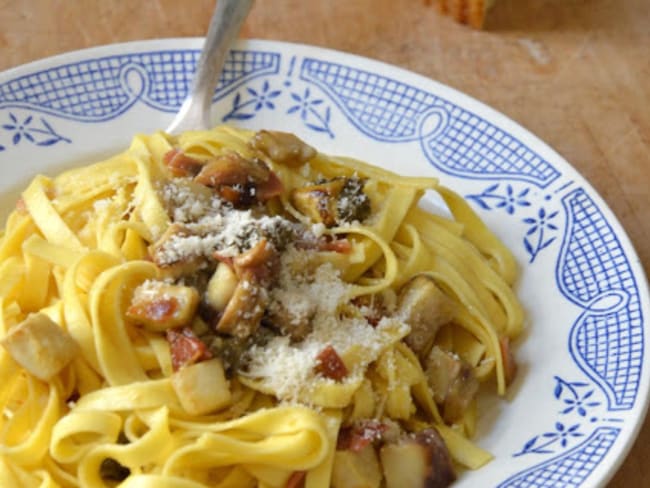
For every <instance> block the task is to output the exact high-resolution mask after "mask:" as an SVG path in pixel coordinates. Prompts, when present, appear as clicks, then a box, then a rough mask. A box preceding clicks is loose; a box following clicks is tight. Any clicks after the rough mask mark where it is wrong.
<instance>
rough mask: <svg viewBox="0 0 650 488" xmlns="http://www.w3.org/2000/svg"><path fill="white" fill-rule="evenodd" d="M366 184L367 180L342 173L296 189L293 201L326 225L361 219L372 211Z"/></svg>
mask: <svg viewBox="0 0 650 488" xmlns="http://www.w3.org/2000/svg"><path fill="white" fill-rule="evenodd" d="M363 187H364V182H363V181H362V180H360V179H359V178H346V177H343V176H340V177H336V178H332V179H331V180H328V181H324V182H321V183H318V184H315V185H309V186H304V187H302V188H296V189H294V190H293V191H292V192H291V203H292V204H293V206H294V207H296V209H297V210H298V211H299V212H300V213H302V214H304V215H306V216H307V217H309V218H310V219H311V220H312V221H313V222H321V223H323V224H325V225H326V226H327V227H332V226H334V225H336V224H340V223H345V222H352V221H355V220H358V221H362V220H364V219H366V218H367V217H368V216H369V215H370V212H371V206H370V199H369V198H368V196H367V195H366V194H365V193H364V191H363Z"/></svg>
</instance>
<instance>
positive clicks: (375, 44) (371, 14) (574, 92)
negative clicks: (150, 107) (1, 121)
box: [0, 0, 650, 487]
mask: <svg viewBox="0 0 650 488" xmlns="http://www.w3.org/2000/svg"><path fill="white" fill-rule="evenodd" d="M213 3H214V2H213V0H184V1H181V0H146V1H145V0H0V70H3V69H6V68H10V67H12V66H16V65H19V64H22V63H25V62H27V61H32V60H35V59H38V58H42V57H45V56H49V55H52V54H57V53H61V52H65V51H68V50H73V49H79V48H84V47H89V46H96V45H101V44H109V43H114V42H124V41H131V40H137V39H150V38H159V37H184V36H202V35H203V34H204V32H205V29H206V27H207V24H208V21H209V18H210V14H211V11H212V7H213ZM242 37H247V38H261V39H274V40H284V41H294V42H301V43H308V44H314V45H318V46H325V47H329V48H333V49H338V50H342V51H347V52H351V53H355V54H360V55H363V56H368V57H371V58H375V59H379V60H381V61H385V62H388V63H392V64H395V65H398V66H401V67H403V68H407V69H410V70H413V71H415V72H418V73H420V74H423V75H425V76H428V77H430V78H434V79H437V80H439V81H441V82H443V83H447V84H449V85H451V86H453V87H455V88H458V89H460V90H462V91H464V92H466V93H468V94H470V95H472V96H474V97H476V98H478V99H479V100H482V101H483V102H486V103H487V104H489V105H491V106H493V107H495V108H496V109H498V110H500V111H502V112H504V113H505V114H507V115H508V116H510V117H511V118H513V119H514V120H516V121H517V122H519V123H520V124H522V125H523V126H525V127H527V128H528V129H530V130H531V131H532V132H534V133H535V134H537V135H538V136H539V137H540V138H541V139H543V140H545V141H546V142H548V143H549V144H550V145H551V146H552V147H554V148H555V149H556V150H557V151H558V152H559V153H560V154H562V155H563V156H564V157H565V158H566V159H567V160H568V161H569V162H570V163H571V164H572V165H573V166H575V168H577V170H578V171H580V172H581V173H582V174H583V175H584V176H585V177H586V178H587V179H588V180H589V181H590V182H591V183H592V184H593V186H594V187H595V188H596V190H597V191H598V192H599V193H600V194H601V195H602V196H603V197H604V199H605V200H606V201H607V203H608V204H609V206H610V207H611V208H612V209H613V211H614V213H615V214H616V215H617V216H618V218H619V219H620V220H621V222H622V224H623V227H624V228H625V229H626V231H627V232H628V233H629V235H630V237H631V239H632V241H633V243H634V245H635V247H636V249H637V252H638V254H639V257H640V259H641V262H642V263H643V266H644V268H645V270H646V272H647V271H648V270H650V218H649V216H648V213H647V210H648V206H649V204H650V196H649V195H650V191H649V190H648V186H649V184H650V1H648V0H498V1H497V4H496V7H495V8H494V9H493V11H492V12H491V13H490V15H489V17H488V19H487V24H486V28H485V30H484V31H480V32H479V31H474V30H471V29H469V28H467V27H464V26H461V25H457V24H455V23H453V22H452V21H450V20H449V19H447V18H444V17H441V16H440V15H439V14H438V12H437V11H436V9H435V8H433V7H432V6H430V5H427V2H426V1H425V0H308V1H305V0H258V2H257V3H256V5H255V7H254V8H253V11H252V12H251V15H250V17H249V18H248V20H247V22H246V24H245V26H244V29H243V31H242ZM647 333H650V331H648V332H647ZM649 480H650V421H646V422H645V424H644V426H643V428H642V430H641V432H640V435H639V437H638V439H637V441H636V443H635V445H634V447H633V448H632V450H631V452H630V454H629V456H628V457H627V459H626V460H625V461H624V463H623V464H622V466H621V467H620V469H619V471H618V473H617V474H616V476H615V477H614V478H613V480H612V481H611V484H610V486H614V487H619V486H620V487H642V486H650V481H649Z"/></svg>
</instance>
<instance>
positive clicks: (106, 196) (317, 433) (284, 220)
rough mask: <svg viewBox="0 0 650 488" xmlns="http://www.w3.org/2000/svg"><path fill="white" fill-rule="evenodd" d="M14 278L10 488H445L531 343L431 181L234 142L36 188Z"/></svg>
mask: <svg viewBox="0 0 650 488" xmlns="http://www.w3.org/2000/svg"><path fill="white" fill-rule="evenodd" d="M429 190H433V191H437V192H438V193H439V194H440V195H441V196H442V198H443V199H444V201H445V203H446V204H447V206H448V207H449V209H450V211H451V213H452V215H453V216H452V217H446V216H441V215H432V214H430V213H427V212H426V211H425V210H423V209H421V208H420V207H419V206H418V203H419V202H420V200H421V198H422V197H423V195H424V194H425V192H426V191H429ZM0 276H2V280H1V281H0V337H1V339H0V342H1V343H2V346H3V347H0V405H1V407H2V415H1V417H0V426H1V428H0V486H21V487H75V486H87V487H108V486H118V485H119V486H120V487H138V488H143V487H156V488H160V487H170V488H185V487H187V488H198V487H208V486H209V487H212V486H214V487H231V486H232V487H235V486H236V487H242V486H261V487H284V486H289V487H293V488H296V487H299V486H305V487H307V488H312V487H313V488H316V487H323V488H324V487H328V486H361V485H362V484H363V486H379V485H380V484H381V483H384V484H386V485H387V486H389V487H391V486H407V485H396V484H395V483H396V482H395V480H396V479H398V478H399V477H401V476H405V474H404V473H405V472H403V471H400V470H406V469H410V470H411V471H412V472H411V473H410V475H412V476H413V475H414V474H413V473H415V476H422V477H423V478H422V485H420V486H424V485H425V484H426V483H428V485H427V486H445V485H447V484H448V483H450V482H451V481H452V480H453V479H454V477H455V476H456V472H457V470H458V469H459V468H461V469H462V468H471V469H476V468H479V467H480V466H482V465H483V464H485V463H486V462H488V461H489V460H490V454H489V453H487V452H485V451H483V450H482V449H481V448H479V447H478V446H476V445H475V444H474V443H473V442H472V441H471V440H470V437H471V436H472V434H473V432H474V428H475V424H476V418H477V416H479V417H480V415H481V412H480V411H478V412H477V409H476V392H477V389H478V385H479V384H480V383H481V382H485V381H494V382H495V384H496V390H497V392H498V393H499V394H503V393H504V392H505V390H506V387H507V385H508V383H509V382H510V381H512V378H513V375H514V372H515V363H514V359H513V357H512V354H511V352H510V346H509V344H510V340H511V339H513V338H515V337H516V336H517V335H518V334H519V333H520V332H521V329H522V323H523V313H522V309H521V306H520V304H519V302H518V300H517V298H516V296H515V294H514V292H513V283H514V281H515V279H516V276H517V270H516V263H515V261H514V259H513V257H512V255H511V254H510V253H509V251H508V250H507V249H506V248H505V247H504V245H503V244H502V243H501V242H500V241H499V239H498V238H497V237H496V236H495V235H494V234H492V233H491V232H490V231H489V230H488V229H487V228H486V226H485V225H484V224H483V222H481V220H480V219H479V218H478V216H477V215H476V214H475V213H474V212H473V211H472V210H471V209H470V207H469V206H468V205H467V204H466V203H465V202H464V201H463V199H462V198H461V197H459V196H458V195H457V194H455V193H454V192H453V191H451V190H450V189H448V188H444V187H442V186H440V185H439V183H438V181H437V180H436V179H433V178H416V177H402V176H398V175H395V174H393V173H390V172H388V171H385V170H383V169H379V168H376V167H373V166H370V165H367V164H365V163H361V162H359V161H355V160H350V159H346V158H335V157H331V156H327V155H324V154H321V153H318V152H316V151H315V150H313V149H312V148H311V147H309V146H307V145H306V144H304V143H303V142H302V141H300V140H298V139H297V138H295V137H294V136H291V135H290V134H285V133H279V132H272V131H271V132H267V131H261V132H258V133H253V132H250V131H245V130H239V129H234V128H229V127H217V128H215V129H213V130H209V131H200V132H188V133H184V134H182V135H180V136H178V137H173V136H169V135H167V134H164V133H157V134H153V135H150V136H137V137H135V138H134V140H133V142H132V144H131V146H130V148H129V149H128V150H126V151H125V152H123V153H121V154H119V155H117V156H115V157H113V158H110V159H108V160H106V161H103V162H99V163H95V164H91V165H89V166H86V167H82V168H77V169H72V170H70V171H67V172H65V173H62V174H60V175H58V176H56V177H54V178H48V177H45V176H37V177H35V178H34V180H33V181H32V182H31V183H30V185H29V186H28V187H27V188H26V189H25V191H24V192H23V193H22V197H21V199H20V201H19V202H18V204H17V207H16V209H15V210H14V211H13V212H12V213H11V214H10V216H9V217H8V219H7V222H6V225H5V230H4V233H3V234H2V237H1V240H0ZM414 452H418V453H420V454H422V456H420V458H418V457H417V456H415V457H414V455H413V453H414ZM413 459H421V461H417V462H416V464H415V465H413V462H412V460H413ZM441 460H442V461H441ZM402 461H403V463H404V466H403V467H396V466H398V465H399V464H400V463H402ZM418 462H419V463H420V464H419V465H418V464H417V463H418ZM431 463H438V464H436V465H435V466H434V467H435V470H434V471H435V474H431V470H430V469H429V471H427V469H428V468H430V467H431V466H430V464H431ZM420 468H421V472H418V469H420ZM425 468H426V469H425ZM399 479H402V481H403V482H406V481H404V480H406V478H399ZM409 479H410V478H409ZM355 483H356V484H355Z"/></svg>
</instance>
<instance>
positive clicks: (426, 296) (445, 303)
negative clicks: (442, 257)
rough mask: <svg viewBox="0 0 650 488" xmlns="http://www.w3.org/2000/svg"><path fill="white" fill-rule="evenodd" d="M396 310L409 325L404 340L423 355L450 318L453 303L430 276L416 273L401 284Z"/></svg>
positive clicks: (414, 350) (452, 314)
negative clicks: (409, 330) (407, 333)
mask: <svg viewBox="0 0 650 488" xmlns="http://www.w3.org/2000/svg"><path fill="white" fill-rule="evenodd" d="M397 314H398V316H400V317H401V318H402V319H403V320H404V321H405V322H406V323H407V324H409V325H410V326H411V332H410V333H409V335H407V336H406V337H405V338H404V341H405V342H406V344H408V346H409V347H410V348H411V349H412V350H413V352H415V354H417V355H418V356H419V357H420V358H421V359H423V358H425V357H426V356H427V354H428V353H429V351H430V350H431V346H432V345H433V341H434V339H435V337H436V334H437V333H438V330H439V329H440V327H441V326H443V325H444V324H446V323H448V322H450V321H451V319H452V318H453V316H454V306H453V302H452V300H451V299H450V298H449V297H448V296H447V295H445V293H443V291H442V290H440V288H438V286H437V285H436V284H435V282H434V281H433V279H431V278H429V277H428V276H426V275H418V276H416V277H415V278H413V279H412V280H411V281H409V282H408V283H407V284H405V285H404V286H403V287H402V289H401V291H400V294H399V297H398V302H397Z"/></svg>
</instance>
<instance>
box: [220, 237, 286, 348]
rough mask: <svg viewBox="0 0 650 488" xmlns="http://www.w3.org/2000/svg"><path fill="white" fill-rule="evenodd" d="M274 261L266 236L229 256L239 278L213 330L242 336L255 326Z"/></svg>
mask: <svg viewBox="0 0 650 488" xmlns="http://www.w3.org/2000/svg"><path fill="white" fill-rule="evenodd" d="M278 263H279V255H278V253H277V251H276V250H275V248H274V247H273V246H272V245H271V244H269V243H268V242H267V241H266V239H262V240H261V241H260V242H258V243H257V244H256V245H255V246H254V247H253V248H251V249H250V250H248V251H246V252H245V253H243V254H240V255H239V256H236V257H235V258H234V259H233V260H232V267H233V270H234V272H235V274H236V276H237V278H238V279H239V281H238V283H237V286H236V288H235V290H234V292H233V294H232V297H231V298H230V300H229V301H228V305H226V308H225V309H224V311H223V314H222V316H221V318H220V319H219V322H218V323H217V326H216V328H217V331H219V332H223V333H226V334H230V335H234V336H236V337H240V338H245V337H248V336H249V335H251V334H252V333H254V332H255V331H256V330H257V328H258V327H259V325H260V322H261V320H262V316H263V315H264V311H265V310H266V307H267V305H268V303H269V293H268V290H267V288H268V287H269V286H270V284H271V282H272V281H273V279H274V276H275V275H276V274H277V273H276V272H275V271H276V267H277V265H278Z"/></svg>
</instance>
